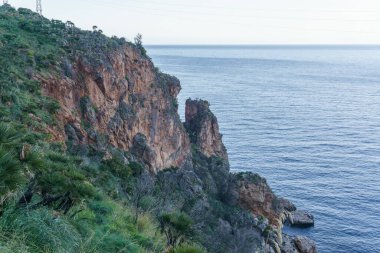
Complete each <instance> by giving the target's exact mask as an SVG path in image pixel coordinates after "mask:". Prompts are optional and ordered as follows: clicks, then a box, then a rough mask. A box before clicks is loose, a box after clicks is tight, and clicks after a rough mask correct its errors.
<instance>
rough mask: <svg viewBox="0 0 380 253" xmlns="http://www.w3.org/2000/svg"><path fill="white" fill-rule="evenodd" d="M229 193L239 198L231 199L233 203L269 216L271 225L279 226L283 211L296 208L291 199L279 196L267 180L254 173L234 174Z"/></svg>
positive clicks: (255, 212)
mask: <svg viewBox="0 0 380 253" xmlns="http://www.w3.org/2000/svg"><path fill="white" fill-rule="evenodd" d="M228 195H229V196H230V197H232V196H236V197H237V198H238V199H235V200H233V199H232V201H231V199H230V203H231V204H238V205H240V206H241V207H243V208H245V209H247V210H250V211H251V212H252V213H254V214H255V215H262V216H264V217H266V218H268V220H269V223H270V224H271V225H275V226H277V227H280V226H281V224H282V214H283V212H284V211H285V210H286V209H293V208H295V207H294V205H292V204H291V202H290V201H286V200H285V199H282V198H278V197H277V196H276V195H275V194H274V193H273V192H272V190H271V189H270V187H269V186H268V184H267V182H266V180H265V179H264V178H262V177H260V176H259V175H257V174H253V173H238V174H235V175H233V177H232V179H231V183H230V189H229V194H228Z"/></svg>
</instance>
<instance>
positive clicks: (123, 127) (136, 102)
mask: <svg viewBox="0 0 380 253" xmlns="http://www.w3.org/2000/svg"><path fill="white" fill-rule="evenodd" d="M106 59H107V60H106V61H104V62H102V64H99V65H93V64H91V63H90V62H88V61H87V60H86V59H85V58H83V57H79V58H76V59H75V60H74V61H73V62H66V63H65V68H66V74H65V75H58V76H57V75H52V74H46V75H37V76H36V77H35V78H36V79H37V80H39V81H40V82H41V84H42V90H43V93H44V94H45V95H47V96H50V97H52V98H54V99H56V100H57V101H58V102H59V103H60V105H61V110H60V111H59V112H58V116H57V117H58V119H59V120H58V122H59V124H58V126H57V127H55V128H54V129H52V130H51V133H52V134H53V135H54V137H55V139H56V140H60V141H62V142H64V141H66V140H68V141H69V142H70V143H71V144H72V145H73V146H74V147H78V146H86V145H90V146H91V148H93V149H94V150H98V151H99V150H100V151H101V150H105V149H106V147H107V146H108V145H112V146H114V147H117V148H120V149H123V150H126V151H130V150H132V149H133V150H136V151H137V152H140V153H139V155H141V156H142V157H141V158H142V159H143V161H144V162H145V163H146V164H148V165H149V167H150V168H151V170H152V171H154V172H157V171H158V170H161V169H164V168H169V167H180V166H181V165H182V164H183V162H184V160H185V159H186V158H187V157H188V156H189V153H190V145H189V143H190V142H189V138H188V135H187V134H186V131H185V129H184V127H183V125H182V123H181V121H180V119H179V116H178V114H177V99H176V97H177V95H178V93H179V91H180V90H181V86H180V83H179V80H178V79H177V78H175V77H172V76H169V75H166V74H162V73H160V72H159V71H158V70H157V69H155V67H154V65H153V63H152V62H151V60H150V59H149V58H147V57H143V56H142V55H141V53H140V51H139V50H138V49H137V48H136V47H134V46H131V45H129V44H126V45H124V46H123V47H122V48H120V49H118V50H116V51H113V52H111V53H108V54H107V55H106ZM141 149H143V150H141ZM141 152H142V153H141Z"/></svg>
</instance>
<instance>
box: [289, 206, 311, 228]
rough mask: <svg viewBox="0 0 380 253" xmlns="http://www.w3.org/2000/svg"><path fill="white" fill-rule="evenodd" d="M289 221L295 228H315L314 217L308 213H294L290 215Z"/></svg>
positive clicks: (298, 211)
mask: <svg viewBox="0 0 380 253" xmlns="http://www.w3.org/2000/svg"><path fill="white" fill-rule="evenodd" d="M288 221H289V223H290V225H291V226H293V227H312V226H314V216H313V215H312V214H311V213H309V212H307V211H300V210H297V211H294V212H291V213H289V215H288Z"/></svg>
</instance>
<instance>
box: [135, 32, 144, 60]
mask: <svg viewBox="0 0 380 253" xmlns="http://www.w3.org/2000/svg"><path fill="white" fill-rule="evenodd" d="M135 45H136V47H137V48H138V49H139V50H140V52H141V54H142V55H143V56H146V50H145V48H144V46H143V43H142V35H141V34H140V33H138V34H137V35H136V37H135Z"/></svg>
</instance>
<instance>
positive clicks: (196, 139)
mask: <svg viewBox="0 0 380 253" xmlns="http://www.w3.org/2000/svg"><path fill="white" fill-rule="evenodd" d="M185 118H186V122H185V127H186V130H187V132H188V133H189V136H190V140H191V142H192V143H193V144H195V145H196V146H197V147H198V148H199V150H200V151H201V153H202V154H204V155H205V156H206V157H211V156H217V157H220V158H222V159H224V160H228V155H227V150H226V148H225V146H224V144H223V142H222V135H221V134H220V133H219V125H218V120H217V118H216V117H215V115H214V114H213V113H212V112H211V111H210V104H209V103H208V102H207V101H204V100H191V99H188V100H187V101H186V110H185Z"/></svg>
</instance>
